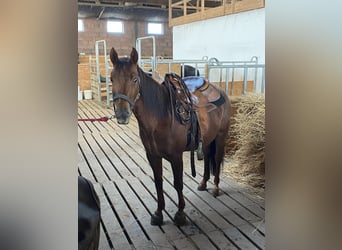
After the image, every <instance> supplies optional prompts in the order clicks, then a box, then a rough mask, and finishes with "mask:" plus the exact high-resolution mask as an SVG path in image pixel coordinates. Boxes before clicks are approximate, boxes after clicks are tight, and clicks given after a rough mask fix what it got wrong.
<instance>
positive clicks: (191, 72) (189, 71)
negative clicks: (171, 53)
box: [181, 64, 200, 77]
mask: <svg viewBox="0 0 342 250" xmlns="http://www.w3.org/2000/svg"><path fill="white" fill-rule="evenodd" d="M183 72H184V75H183ZM199 75H200V73H199V70H196V68H195V67H192V66H191V65H187V64H184V65H182V66H181V77H186V76H199Z"/></svg>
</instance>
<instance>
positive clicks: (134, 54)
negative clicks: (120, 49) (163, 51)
mask: <svg viewBox="0 0 342 250" xmlns="http://www.w3.org/2000/svg"><path fill="white" fill-rule="evenodd" d="M131 61H132V62H133V63H134V64H137V62H138V51H137V50H136V49H135V48H132V52H131Z"/></svg>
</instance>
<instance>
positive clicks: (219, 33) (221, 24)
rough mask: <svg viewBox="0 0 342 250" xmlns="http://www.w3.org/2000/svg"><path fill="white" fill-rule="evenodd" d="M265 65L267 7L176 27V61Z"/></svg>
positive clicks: (174, 36) (174, 40)
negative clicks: (213, 60) (255, 58)
mask: <svg viewBox="0 0 342 250" xmlns="http://www.w3.org/2000/svg"><path fill="white" fill-rule="evenodd" d="M203 56H208V57H209V58H211V57H216V58H217V59H219V60H221V61H224V60H226V61H228V60H250V59H251V57H252V56H258V57H259V62H260V63H264V62H265V8H263V9H257V10H252V11H247V12H241V13H237V14H233V15H227V16H223V17H217V18H212V19H207V20H204V21H198V22H194V23H189V24H184V25H179V26H175V27H173V57H174V59H201V58H202V57H203Z"/></svg>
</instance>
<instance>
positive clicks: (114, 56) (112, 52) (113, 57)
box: [110, 48, 119, 66]
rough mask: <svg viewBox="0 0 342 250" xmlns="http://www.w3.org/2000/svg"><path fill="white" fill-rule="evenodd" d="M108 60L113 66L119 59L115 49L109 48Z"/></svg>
mask: <svg viewBox="0 0 342 250" xmlns="http://www.w3.org/2000/svg"><path fill="white" fill-rule="evenodd" d="M110 60H111V61H112V63H113V66H115V65H116V64H117V62H118V60H119V57H118V53H117V52H116V51H115V49H114V48H112V49H111V50H110Z"/></svg>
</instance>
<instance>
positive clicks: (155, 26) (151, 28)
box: [147, 23, 163, 35]
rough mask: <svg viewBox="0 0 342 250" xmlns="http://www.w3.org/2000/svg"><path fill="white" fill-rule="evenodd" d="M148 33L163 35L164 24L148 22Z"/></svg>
mask: <svg viewBox="0 0 342 250" xmlns="http://www.w3.org/2000/svg"><path fill="white" fill-rule="evenodd" d="M147 33H148V34H150V35H162V34H163V25H162V24H161V23H148V25H147Z"/></svg>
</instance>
